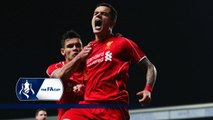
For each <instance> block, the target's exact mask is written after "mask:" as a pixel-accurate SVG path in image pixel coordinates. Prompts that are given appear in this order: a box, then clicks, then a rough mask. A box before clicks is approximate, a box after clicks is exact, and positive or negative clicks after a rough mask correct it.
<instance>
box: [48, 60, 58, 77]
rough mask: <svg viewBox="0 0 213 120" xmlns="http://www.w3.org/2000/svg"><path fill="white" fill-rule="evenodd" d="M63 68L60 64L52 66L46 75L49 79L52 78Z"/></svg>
mask: <svg viewBox="0 0 213 120" xmlns="http://www.w3.org/2000/svg"><path fill="white" fill-rule="evenodd" d="M61 67H62V65H61V64H60V63H55V64H52V65H50V66H48V68H47V70H46V73H47V75H48V76H49V77H52V76H53V74H54V72H56V71H57V70H59V69H60V68H61Z"/></svg>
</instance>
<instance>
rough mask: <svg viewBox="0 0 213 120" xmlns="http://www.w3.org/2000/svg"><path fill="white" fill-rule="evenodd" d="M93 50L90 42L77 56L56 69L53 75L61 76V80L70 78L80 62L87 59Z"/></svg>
mask: <svg viewBox="0 0 213 120" xmlns="http://www.w3.org/2000/svg"><path fill="white" fill-rule="evenodd" d="M91 50H92V45H91V44H90V43H89V44H88V45H87V46H85V47H84V48H83V49H82V50H81V52H80V53H79V54H78V55H77V56H76V57H74V58H73V59H72V60H71V61H69V62H68V63H67V64H65V65H64V66H63V67H62V68H60V69H58V70H56V71H55V72H54V74H53V75H52V77H55V78H60V79H61V80H66V79H68V78H69V77H70V76H71V75H72V74H73V73H74V72H75V71H76V69H77V68H78V67H79V66H80V64H81V63H82V62H83V61H85V59H86V57H87V56H88V55H89V53H90V52H91Z"/></svg>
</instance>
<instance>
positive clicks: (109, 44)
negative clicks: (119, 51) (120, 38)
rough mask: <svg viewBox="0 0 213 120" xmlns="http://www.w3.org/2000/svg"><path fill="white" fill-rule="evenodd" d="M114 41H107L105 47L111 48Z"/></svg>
mask: <svg viewBox="0 0 213 120" xmlns="http://www.w3.org/2000/svg"><path fill="white" fill-rule="evenodd" d="M112 43H113V41H109V42H107V43H106V48H105V49H106V50H107V49H110V46H111V45H112Z"/></svg>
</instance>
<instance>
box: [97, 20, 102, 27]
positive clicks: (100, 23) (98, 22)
mask: <svg viewBox="0 0 213 120" xmlns="http://www.w3.org/2000/svg"><path fill="white" fill-rule="evenodd" d="M101 25H102V21H101V19H95V29H100V28H101Z"/></svg>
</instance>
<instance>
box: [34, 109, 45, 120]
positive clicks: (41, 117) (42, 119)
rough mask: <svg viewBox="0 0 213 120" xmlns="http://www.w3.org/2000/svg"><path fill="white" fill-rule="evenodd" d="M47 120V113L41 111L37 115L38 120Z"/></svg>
mask: <svg viewBox="0 0 213 120" xmlns="http://www.w3.org/2000/svg"><path fill="white" fill-rule="evenodd" d="M46 119H47V112H46V111H43V110H41V111H39V112H38V114H37V115H36V120H46Z"/></svg>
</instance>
